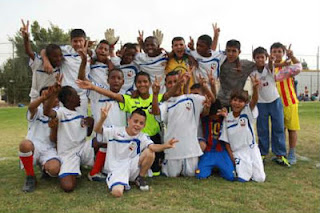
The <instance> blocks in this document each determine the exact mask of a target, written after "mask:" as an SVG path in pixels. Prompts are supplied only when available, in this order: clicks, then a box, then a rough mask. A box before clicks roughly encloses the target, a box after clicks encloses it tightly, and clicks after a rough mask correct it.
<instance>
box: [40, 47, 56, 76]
mask: <svg viewBox="0 0 320 213" xmlns="http://www.w3.org/2000/svg"><path fill="white" fill-rule="evenodd" d="M40 55H41V58H42V62H43V69H44V71H46V72H47V73H53V67H52V65H51V63H50V61H49V59H48V56H47V54H46V50H45V49H43V50H41V52H40Z"/></svg>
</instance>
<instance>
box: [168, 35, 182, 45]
mask: <svg viewBox="0 0 320 213" xmlns="http://www.w3.org/2000/svg"><path fill="white" fill-rule="evenodd" d="M175 41H184V38H182V37H181V36H177V37H174V38H173V39H172V41H171V44H173V42H175Z"/></svg>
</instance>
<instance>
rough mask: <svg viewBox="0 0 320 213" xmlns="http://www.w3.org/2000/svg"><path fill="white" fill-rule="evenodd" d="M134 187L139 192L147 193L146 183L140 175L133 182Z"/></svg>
mask: <svg viewBox="0 0 320 213" xmlns="http://www.w3.org/2000/svg"><path fill="white" fill-rule="evenodd" d="M135 182H136V185H137V186H138V188H139V189H140V190H141V191H149V186H148V183H147V181H146V180H145V179H144V177H141V176H140V175H139V176H138V177H137V178H136V180H135Z"/></svg>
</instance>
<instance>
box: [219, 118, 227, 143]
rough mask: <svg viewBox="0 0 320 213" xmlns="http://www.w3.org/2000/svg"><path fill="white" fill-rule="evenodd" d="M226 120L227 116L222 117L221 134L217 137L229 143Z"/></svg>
mask: <svg viewBox="0 0 320 213" xmlns="http://www.w3.org/2000/svg"><path fill="white" fill-rule="evenodd" d="M226 120H227V118H224V119H223V122H222V127H221V135H220V137H219V140H221V141H224V142H226V143H229V139H228V132H227V122H226Z"/></svg>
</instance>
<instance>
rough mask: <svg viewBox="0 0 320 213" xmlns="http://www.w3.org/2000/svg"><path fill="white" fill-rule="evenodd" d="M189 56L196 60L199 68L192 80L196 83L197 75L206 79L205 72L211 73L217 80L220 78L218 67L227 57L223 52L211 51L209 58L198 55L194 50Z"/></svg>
mask: <svg viewBox="0 0 320 213" xmlns="http://www.w3.org/2000/svg"><path fill="white" fill-rule="evenodd" d="M190 54H191V56H193V57H194V58H195V60H197V62H198V64H199V67H198V68H197V69H196V70H195V72H194V73H193V74H194V79H195V81H196V82H197V83H198V80H197V79H198V76H199V74H200V75H201V76H202V77H205V78H206V79H208V75H207V71H209V72H211V73H212V74H213V76H214V77H215V78H216V79H218V78H219V76H220V66H221V64H222V63H223V62H224V60H225V59H226V58H227V56H226V55H225V54H224V53H223V52H219V51H213V50H211V56H210V57H203V56H201V55H199V54H198V52H197V51H196V50H194V51H190Z"/></svg>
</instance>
